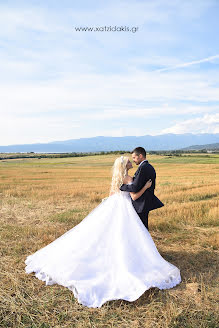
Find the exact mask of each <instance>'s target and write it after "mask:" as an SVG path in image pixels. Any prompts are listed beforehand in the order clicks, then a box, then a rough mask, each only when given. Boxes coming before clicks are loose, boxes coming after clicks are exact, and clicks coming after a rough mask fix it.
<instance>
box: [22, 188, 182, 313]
mask: <svg viewBox="0 0 219 328" xmlns="http://www.w3.org/2000/svg"><path fill="white" fill-rule="evenodd" d="M25 263H26V268H25V270H26V272H27V273H31V272H34V273H35V276H36V277H37V278H38V279H40V280H42V281H44V282H45V283H46V285H52V284H59V285H62V286H65V287H67V288H69V289H70V290H71V291H72V292H73V293H74V296H75V297H76V298H77V300H78V302H79V303H80V304H83V305H85V306H87V307H93V308H96V307H101V306H102V305H103V304H104V303H105V302H106V301H109V300H116V299H123V300H127V301H130V302H131V301H135V300H136V299H138V298H139V297H140V296H141V295H142V294H143V293H144V292H145V291H146V290H147V289H149V288H151V287H158V288H159V289H168V288H172V287H174V286H176V285H177V284H179V283H180V281H181V277H180V271H179V269H178V268H177V267H176V266H174V265H173V264H171V263H169V262H167V261H166V260H165V259H164V258H163V257H162V256H161V255H160V254H159V252H158V250H157V248H156V246H155V244H154V242H153V240H152V238H151V236H150V234H149V232H148V230H147V229H146V228H145V226H144V224H143V223H142V221H141V219H140V218H139V216H138V214H137V213H136V211H135V209H134V207H133V205H132V202H131V197H130V194H129V193H128V192H124V191H123V192H121V191H120V192H119V193H116V194H114V195H112V196H110V197H108V198H107V199H106V200H104V201H103V202H102V203H101V204H99V205H98V206H97V207H96V208H95V209H94V210H93V211H92V212H90V213H89V214H88V216H86V218H84V219H83V220H82V221H81V222H80V223H79V224H78V225H77V226H75V227H74V228H72V229H71V230H69V231H67V232H66V233H64V234H63V235H62V236H61V237H59V238H57V239H56V240H54V241H53V242H52V243H50V244H49V245H47V246H45V247H43V248H41V249H40V250H38V251H37V252H35V253H34V254H32V255H30V256H28V257H27V259H26V261H25Z"/></svg>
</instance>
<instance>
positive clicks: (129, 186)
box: [111, 147, 164, 229]
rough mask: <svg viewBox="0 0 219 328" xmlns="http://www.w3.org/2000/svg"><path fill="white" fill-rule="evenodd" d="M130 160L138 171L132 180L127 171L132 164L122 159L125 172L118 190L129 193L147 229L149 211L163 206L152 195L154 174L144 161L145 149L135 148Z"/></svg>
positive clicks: (151, 167)
mask: <svg viewBox="0 0 219 328" xmlns="http://www.w3.org/2000/svg"><path fill="white" fill-rule="evenodd" d="M132 159H133V162H135V164H137V165H138V170H137V171H136V172H135V174H134V176H133V178H132V177H130V176H129V175H128V170H129V169H131V168H132V163H131V162H130V161H129V159H128V158H127V157H126V158H124V159H123V160H124V162H126V163H125V164H126V168H127V172H126V171H125V172H124V174H125V177H124V179H123V184H122V186H121V187H120V190H121V191H128V192H130V195H131V198H132V204H133V206H134V208H135V210H136V212H137V213H138V215H139V217H140V219H141V221H142V222H143V224H144V225H145V227H146V228H147V229H148V213H149V211H152V210H154V209H156V208H159V207H162V206H164V204H163V203H162V202H161V201H160V200H159V199H158V198H157V197H156V196H155V195H154V189H155V184H156V182H155V181H156V172H155V169H154V168H153V166H152V165H151V164H149V162H148V161H147V160H146V151H145V149H144V148H142V147H137V148H135V149H134V150H133V151H132ZM112 180H113V179H112ZM112 184H113V181H112ZM113 187H114V186H113ZM113 192H114V191H113V188H112V190H111V193H112V194H113Z"/></svg>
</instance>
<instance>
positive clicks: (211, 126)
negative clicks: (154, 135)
mask: <svg viewBox="0 0 219 328" xmlns="http://www.w3.org/2000/svg"><path fill="white" fill-rule="evenodd" d="M163 133H176V134H181V133H219V113H217V114H214V115H209V114H206V115H204V116H202V117H197V118H194V119H189V120H184V121H182V122H178V123H176V124H175V125H173V126H172V127H169V128H166V129H163V130H162V131H161V132H160V134H163Z"/></svg>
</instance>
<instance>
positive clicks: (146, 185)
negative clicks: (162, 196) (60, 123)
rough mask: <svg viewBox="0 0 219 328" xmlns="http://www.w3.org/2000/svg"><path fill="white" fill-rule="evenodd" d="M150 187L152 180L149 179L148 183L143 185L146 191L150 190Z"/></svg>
mask: <svg viewBox="0 0 219 328" xmlns="http://www.w3.org/2000/svg"><path fill="white" fill-rule="evenodd" d="M151 185H152V180H151V179H150V180H148V181H147V182H146V184H145V187H146V189H148V188H150V187H151Z"/></svg>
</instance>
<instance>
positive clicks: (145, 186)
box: [130, 179, 152, 200]
mask: <svg viewBox="0 0 219 328" xmlns="http://www.w3.org/2000/svg"><path fill="white" fill-rule="evenodd" d="M151 185H152V181H151V179H150V180H148V181H147V182H146V184H145V185H144V187H143V188H141V190H139V191H138V192H130V196H131V197H132V200H136V199H138V198H139V197H141V195H143V193H144V192H145V190H147V189H148V188H150V187H151Z"/></svg>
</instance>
